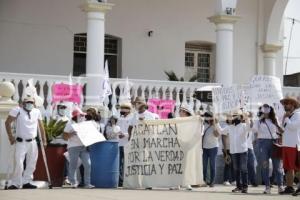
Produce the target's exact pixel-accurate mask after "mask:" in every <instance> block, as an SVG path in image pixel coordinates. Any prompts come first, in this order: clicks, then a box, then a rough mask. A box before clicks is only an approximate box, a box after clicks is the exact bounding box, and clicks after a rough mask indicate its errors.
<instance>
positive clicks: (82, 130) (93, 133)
mask: <svg viewBox="0 0 300 200" xmlns="http://www.w3.org/2000/svg"><path fill="white" fill-rule="evenodd" d="M72 127H73V129H74V130H75V131H76V134H77V136H78V137H79V139H80V141H81V142H82V144H83V145H84V146H90V145H92V144H94V143H97V142H102V141H105V140H106V139H105V137H104V136H103V134H101V133H100V132H99V131H98V130H97V129H96V127H95V125H94V124H93V122H91V121H84V122H80V123H78V124H73V125H72Z"/></svg>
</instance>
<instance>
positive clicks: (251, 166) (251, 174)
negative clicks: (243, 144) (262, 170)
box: [247, 149, 257, 185]
mask: <svg viewBox="0 0 300 200" xmlns="http://www.w3.org/2000/svg"><path fill="white" fill-rule="evenodd" d="M255 161H256V158H255V155H254V151H253V149H248V161H247V168H248V180H249V184H251V185H256V184H257V183H256V168H255Z"/></svg>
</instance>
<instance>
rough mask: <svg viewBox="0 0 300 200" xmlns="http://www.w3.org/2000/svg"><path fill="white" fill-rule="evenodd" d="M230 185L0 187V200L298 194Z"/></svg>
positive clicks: (243, 199) (244, 199)
mask: <svg viewBox="0 0 300 200" xmlns="http://www.w3.org/2000/svg"><path fill="white" fill-rule="evenodd" d="M232 189H233V187H228V186H227V187H226V186H221V185H217V186H215V187H214V188H207V187H206V188H196V189H194V190H193V191H186V190H172V191H171V190H168V189H153V190H129V189H69V188H53V189H51V190H50V189H37V190H17V191H16V190H0V200H60V199H63V200H68V199H70V200H168V199H172V200H194V199H195V200H201V199H202V200H211V199H214V200H218V199H220V200H226V199H228V200H235V199H237V200H251V199H253V200H259V199H263V200H268V199H270V200H271V199H272V200H276V199H280V200H282V199H300V196H298V197H293V196H290V195H284V196H283V195H278V194H277V188H274V189H273V190H272V194H270V195H264V194H262V192H263V189H264V188H263V187H262V186H260V187H255V188H253V187H250V188H249V193H248V194H241V193H232V192H231V190H232Z"/></svg>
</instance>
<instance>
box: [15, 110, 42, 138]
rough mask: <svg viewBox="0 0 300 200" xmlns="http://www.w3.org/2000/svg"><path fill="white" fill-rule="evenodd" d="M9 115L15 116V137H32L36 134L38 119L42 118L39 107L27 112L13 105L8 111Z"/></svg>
mask: <svg viewBox="0 0 300 200" xmlns="http://www.w3.org/2000/svg"><path fill="white" fill-rule="evenodd" d="M9 115H10V116H12V117H16V118H17V119H16V122H17V123H16V124H17V127H16V136H17V137H20V138H22V139H24V140H27V139H33V138H35V137H36V136H37V127H38V121H39V120H42V115H41V112H40V110H39V109H36V108H33V109H32V110H31V111H30V112H29V113H28V112H27V111H25V110H24V109H23V108H21V107H15V108H13V109H12V110H11V111H10V112H9ZM29 115H30V117H29Z"/></svg>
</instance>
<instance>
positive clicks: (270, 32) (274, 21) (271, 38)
mask: <svg viewBox="0 0 300 200" xmlns="http://www.w3.org/2000/svg"><path fill="white" fill-rule="evenodd" d="M288 2H289V0H276V1H275V3H274V4H273V5H274V6H273V8H272V11H271V13H270V15H269V16H270V17H269V20H268V25H267V30H266V38H265V43H266V44H278V45H280V29H281V25H282V18H283V15H284V11H285V9H286V7H287V4H288Z"/></svg>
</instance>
